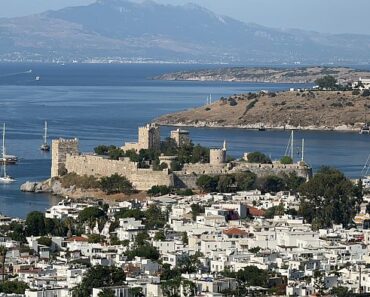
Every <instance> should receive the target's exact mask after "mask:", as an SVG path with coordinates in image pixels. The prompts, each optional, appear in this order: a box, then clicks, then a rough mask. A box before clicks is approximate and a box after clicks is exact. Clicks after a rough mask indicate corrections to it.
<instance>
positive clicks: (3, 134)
mask: <svg viewBox="0 0 370 297" xmlns="http://www.w3.org/2000/svg"><path fill="white" fill-rule="evenodd" d="M2 153H3V160H5V123H4V125H3V152H2Z"/></svg>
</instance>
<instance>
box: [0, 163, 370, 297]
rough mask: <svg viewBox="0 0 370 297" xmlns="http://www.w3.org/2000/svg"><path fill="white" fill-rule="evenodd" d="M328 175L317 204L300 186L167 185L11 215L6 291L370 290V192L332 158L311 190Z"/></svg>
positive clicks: (2, 244)
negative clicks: (229, 188)
mask: <svg viewBox="0 0 370 297" xmlns="http://www.w3.org/2000/svg"><path fill="white" fill-rule="evenodd" d="M331 183H333V184H331ZM323 184H326V185H327V187H326V190H328V189H329V190H332V191H333V192H332V193H328V191H326V193H323V196H322V197H321V198H322V201H323V204H325V206H324V205H323V206H322V207H321V206H319V204H317V206H318V207H317V209H316V214H313V213H312V209H311V206H309V201H305V199H302V196H301V195H299V194H298V193H293V192H289V191H281V192H277V193H269V192H265V193H264V192H261V191H260V190H251V191H240V192H235V193H198V194H195V193H192V191H186V192H184V193H181V195H178V194H175V193H171V192H170V193H166V194H165V195H162V192H163V189H162V188H160V187H159V188H158V187H157V188H155V187H154V188H153V189H152V190H151V191H148V197H147V200H143V201H139V200H128V201H124V202H119V203H110V204H105V203H104V202H103V201H87V200H85V201H76V200H74V201H73V200H70V199H68V198H66V199H65V200H63V201H61V202H60V203H59V204H58V205H55V206H53V207H51V208H50V209H48V210H47V211H46V212H45V213H41V212H32V213H30V214H29V215H28V216H27V218H26V220H25V221H22V220H19V219H12V218H10V217H6V216H2V217H1V219H0V225H1V226H0V230H1V231H0V233H1V237H0V255H1V266H2V283H1V285H0V288H1V291H2V292H4V293H2V295H1V296H19V297H20V296H27V297H33V296H35V297H36V296H37V297H38V296H40V297H41V296H42V297H44V296H45V297H49V296H58V297H59V296H60V297H64V296H81V297H83V296H93V297H104V296H122V297H126V296H152V297H161V296H272V295H276V296H311V295H316V296H324V295H327V294H329V293H330V294H335V296H354V295H355V294H359V293H365V292H370V277H369V276H370V271H369V270H368V268H367V267H368V266H367V263H369V260H370V257H369V246H368V244H369V240H370V232H369V230H368V227H369V222H370V216H369V214H368V212H369V207H366V206H367V203H368V198H367V197H366V195H365V196H364V197H363V198H362V195H361V194H359V193H356V190H358V188H359V187H360V185H359V186H354V185H353V184H352V183H351V182H350V181H349V180H347V179H346V178H345V177H344V176H342V175H341V173H340V172H338V171H336V170H334V169H330V168H323V169H322V170H321V171H320V172H318V173H317V174H316V175H315V176H314V177H313V178H312V179H311V180H310V181H309V182H307V183H305V184H304V186H303V187H305V188H302V191H303V192H304V191H305V196H306V197H309V196H310V195H311V194H313V193H315V194H319V193H320V191H322V189H320V187H321V186H322V185H323ZM330 184H331V185H330ZM346 187H352V188H350V189H349V188H348V189H347V188H346ZM332 195H334V196H335V198H334V196H332ZM337 195H340V197H338V196H337ZM347 195H350V196H351V195H354V196H356V195H357V197H356V198H355V199H354V200H350V198H349V197H348V196H347ZM354 196H353V197H354ZM326 199H328V200H329V199H334V200H331V202H330V203H332V205H330V203H329V202H328V201H324V200H326ZM341 199H342V200H343V201H341ZM344 200H346V202H344ZM369 200H370V199H369ZM347 202H348V203H352V205H349V204H348V205H344V203H347ZM304 203H306V204H304ZM319 208H320V209H319ZM327 208H330V209H327ZM349 208H352V209H349ZM354 209H356V212H353V211H352V210H354ZM310 210H311V213H309V212H310ZM314 211H315V210H314ZM324 211H325V212H324ZM357 211H358V212H357ZM339 222H342V224H341V223H339ZM10 293H12V294H10ZM331 296H332V295H331Z"/></svg>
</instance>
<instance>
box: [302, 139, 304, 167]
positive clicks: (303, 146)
mask: <svg viewBox="0 0 370 297" xmlns="http://www.w3.org/2000/svg"><path fill="white" fill-rule="evenodd" d="M302 162H304V138H302Z"/></svg>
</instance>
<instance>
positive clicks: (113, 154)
mask: <svg viewBox="0 0 370 297" xmlns="http://www.w3.org/2000/svg"><path fill="white" fill-rule="evenodd" d="M108 155H109V159H111V160H118V159H119V158H122V157H125V156H126V155H125V152H124V151H123V150H122V149H120V148H116V147H114V148H111V149H110V150H109V151H108Z"/></svg>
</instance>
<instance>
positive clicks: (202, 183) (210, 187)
mask: <svg viewBox="0 0 370 297" xmlns="http://www.w3.org/2000/svg"><path fill="white" fill-rule="evenodd" d="M196 185H197V186H198V187H199V188H200V189H201V190H202V191H203V192H204V193H210V192H215V191H216V190H217V185H218V179H217V178H216V177H212V176H209V175H201V176H200V177H199V178H198V179H197V181H196Z"/></svg>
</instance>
